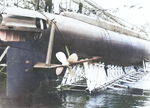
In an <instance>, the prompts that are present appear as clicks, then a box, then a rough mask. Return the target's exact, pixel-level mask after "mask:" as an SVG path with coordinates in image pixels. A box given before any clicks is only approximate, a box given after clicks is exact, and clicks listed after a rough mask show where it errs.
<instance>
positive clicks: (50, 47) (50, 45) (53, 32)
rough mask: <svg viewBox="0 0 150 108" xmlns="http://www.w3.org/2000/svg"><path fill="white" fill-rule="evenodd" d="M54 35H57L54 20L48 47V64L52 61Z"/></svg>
mask: <svg viewBox="0 0 150 108" xmlns="http://www.w3.org/2000/svg"><path fill="white" fill-rule="evenodd" d="M54 35H55V22H53V21H52V25H51V30H50V37H49V43H48V49H47V57H46V64H47V65H49V64H50V63H51V57H52V49H53V40H54Z"/></svg>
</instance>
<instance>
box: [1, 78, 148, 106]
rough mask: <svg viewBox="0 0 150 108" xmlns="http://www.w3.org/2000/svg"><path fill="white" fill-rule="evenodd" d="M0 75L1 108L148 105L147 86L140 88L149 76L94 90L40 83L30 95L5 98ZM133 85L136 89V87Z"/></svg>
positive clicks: (4, 83)
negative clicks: (128, 86) (117, 88)
mask: <svg viewBox="0 0 150 108" xmlns="http://www.w3.org/2000/svg"><path fill="white" fill-rule="evenodd" d="M0 76H1V77H0V108H150V90H148V89H147V88H145V89H147V90H144V89H142V88H143V86H144V87H145V86H147V87H148V86H149V83H148V82H149V81H150V79H148V77H145V78H146V79H145V78H143V79H142V80H140V81H139V82H138V83H136V84H134V85H133V86H134V88H131V89H125V90H122V91H113V90H109V91H103V92H101V93H95V94H89V93H85V92H77V91H76V92H74V91H63V92H60V91H57V90H56V89H51V88H49V87H48V84H43V85H42V86H41V87H40V88H39V89H38V91H37V92H36V93H34V94H33V95H32V96H28V97H24V98H18V99H8V98H7V97H6V81H5V79H6V76H5V75H3V76H2V75H0ZM142 82H143V83H144V84H145V85H142ZM146 84H147V85H146ZM136 85H138V86H137V88H138V89H135V86H136Z"/></svg>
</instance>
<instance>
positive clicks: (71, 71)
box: [68, 66, 76, 77]
mask: <svg viewBox="0 0 150 108" xmlns="http://www.w3.org/2000/svg"><path fill="white" fill-rule="evenodd" d="M68 70H69V74H70V76H72V77H75V76H76V73H75V72H74V71H73V70H72V69H71V68H70V67H69V66H68Z"/></svg>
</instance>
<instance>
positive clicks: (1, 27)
mask: <svg viewBox="0 0 150 108" xmlns="http://www.w3.org/2000/svg"><path fill="white" fill-rule="evenodd" d="M0 30H12V31H28V32H41V29H38V28H31V27H15V26H0Z"/></svg>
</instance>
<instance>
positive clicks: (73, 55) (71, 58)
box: [67, 53, 78, 64]
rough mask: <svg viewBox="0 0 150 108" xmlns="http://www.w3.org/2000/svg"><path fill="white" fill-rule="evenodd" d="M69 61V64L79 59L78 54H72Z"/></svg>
mask: <svg viewBox="0 0 150 108" xmlns="http://www.w3.org/2000/svg"><path fill="white" fill-rule="evenodd" d="M67 61H68V62H69V64H70V63H73V62H76V61H78V55H77V54H76V53H73V54H71V55H70V56H69V58H68V60H67Z"/></svg>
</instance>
